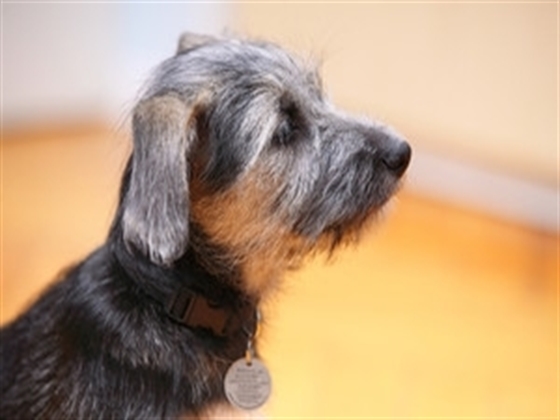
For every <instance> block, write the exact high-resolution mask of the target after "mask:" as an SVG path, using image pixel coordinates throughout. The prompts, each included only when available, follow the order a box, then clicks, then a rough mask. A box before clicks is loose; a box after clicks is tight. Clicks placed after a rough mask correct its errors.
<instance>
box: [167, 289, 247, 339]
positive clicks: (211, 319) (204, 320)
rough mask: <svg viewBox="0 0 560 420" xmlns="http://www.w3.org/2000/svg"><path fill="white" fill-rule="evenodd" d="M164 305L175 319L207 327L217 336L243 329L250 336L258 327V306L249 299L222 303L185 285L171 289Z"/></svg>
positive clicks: (199, 326)
mask: <svg viewBox="0 0 560 420" xmlns="http://www.w3.org/2000/svg"><path fill="white" fill-rule="evenodd" d="M165 309H166V310H167V313H168V315H169V316H170V317H171V318H173V319H174V320H175V321H177V322H180V323H181V324H183V325H185V326H187V327H189V328H192V329H197V328H200V329H206V330H208V331H210V332H212V333H213V334H214V335H216V336H218V337H232V336H235V335H237V334H239V333H241V332H242V333H244V334H245V335H246V336H247V337H248V338H250V337H252V336H253V335H254V334H255V331H256V329H257V323H258V314H257V310H256V308H255V307H254V306H253V305H251V304H250V303H249V302H242V304H241V305H237V306H236V307H234V306H223V305H220V304H218V303H216V302H212V301H211V300H209V299H208V298H206V297H205V296H203V295H201V294H198V293H196V292H194V291H192V290H190V289H187V288H181V289H179V290H178V291H177V292H175V293H173V294H172V295H171V296H170V298H169V300H168V301H167V303H166V305H165Z"/></svg>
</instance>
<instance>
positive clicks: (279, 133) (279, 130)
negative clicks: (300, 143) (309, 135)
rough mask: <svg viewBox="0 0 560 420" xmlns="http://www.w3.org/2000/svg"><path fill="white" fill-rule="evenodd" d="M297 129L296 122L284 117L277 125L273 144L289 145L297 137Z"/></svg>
mask: <svg viewBox="0 0 560 420" xmlns="http://www.w3.org/2000/svg"><path fill="white" fill-rule="evenodd" d="M295 131H296V130H295V127H294V124H293V123H292V122H291V121H290V120H289V119H288V118H284V119H283V120H282V121H281V122H280V124H278V127H276V131H275V132H274V136H273V137H272V144H273V145H274V146H278V147H286V146H289V145H290V143H292V141H293V139H294V137H295Z"/></svg>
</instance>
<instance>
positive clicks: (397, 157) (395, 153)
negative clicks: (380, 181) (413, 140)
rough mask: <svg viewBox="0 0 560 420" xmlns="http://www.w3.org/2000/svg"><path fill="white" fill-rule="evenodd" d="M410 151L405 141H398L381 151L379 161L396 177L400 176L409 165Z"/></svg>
mask: <svg viewBox="0 0 560 420" xmlns="http://www.w3.org/2000/svg"><path fill="white" fill-rule="evenodd" d="M411 155H412V149H411V148H410V146H409V145H408V143H407V142H406V141H399V142H398V143H395V144H394V145H392V146H391V147H388V148H387V149H386V150H384V151H383V155H382V156H381V160H382V161H383V163H384V165H385V166H386V167H387V169H389V170H390V171H391V172H393V173H394V174H395V175H396V176H399V177H400V176H401V175H402V174H404V171H406V168H407V167H408V164H409V163H410V156H411Z"/></svg>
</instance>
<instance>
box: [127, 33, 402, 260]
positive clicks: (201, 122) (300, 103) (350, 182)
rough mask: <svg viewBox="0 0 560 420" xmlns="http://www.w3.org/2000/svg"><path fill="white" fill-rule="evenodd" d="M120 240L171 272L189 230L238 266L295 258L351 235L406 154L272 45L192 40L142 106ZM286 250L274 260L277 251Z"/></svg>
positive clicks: (391, 136)
mask: <svg viewBox="0 0 560 420" xmlns="http://www.w3.org/2000/svg"><path fill="white" fill-rule="evenodd" d="M133 136H134V151H133V157H132V166H131V175H130V182H129V185H128V189H127V191H125V196H124V198H123V206H124V208H123V218H122V224H123V225H122V227H123V232H124V238H125V240H126V242H127V243H128V245H129V246H133V247H135V248H137V249H138V250H140V251H141V252H143V253H144V254H145V255H147V256H148V257H149V258H150V259H151V260H152V261H153V262H154V263H156V264H159V265H170V264H172V263H173V262H174V261H175V260H177V259H178V258H180V257H181V255H182V254H183V253H184V252H185V250H186V248H187V247H188V244H189V235H190V232H189V231H190V229H191V228H192V226H197V228H199V229H200V230H201V231H202V232H204V234H205V237H206V238H209V239H210V240H211V241H212V242H214V243H215V244H217V245H220V246H221V247H222V248H223V249H226V250H228V251H229V252H230V253H231V254H232V255H234V256H235V257H236V258H238V259H243V258H247V257H249V256H251V257H252V258H256V257H257V256H258V255H261V254H262V253H263V252H264V253H267V252H268V253H270V254H271V255H274V256H275V257H278V258H280V259H281V258H285V259H290V258H293V257H296V256H297V255H299V254H302V253H304V252H307V251H309V250H311V249H313V248H314V247H315V246H316V245H317V244H320V243H321V244H324V243H329V244H330V245H331V246H332V245H333V244H337V243H339V242H340V241H341V239H343V238H345V237H346V236H348V235H350V234H352V233H355V232H356V231H357V230H359V229H360V227H361V226H362V224H363V222H364V221H366V220H368V219H370V218H371V217H370V216H371V215H373V214H375V213H376V212H377V210H379V209H380V208H381V207H382V206H383V205H384V204H385V203H386V202H387V201H388V199H389V198H390V197H391V195H392V194H393V193H394V192H395V190H396V189H397V187H398V185H399V180H400V178H401V176H402V175H403V173H404V172H405V170H406V168H407V166H408V163H409V160H410V155H411V152H410V147H409V146H408V144H407V143H406V142H405V141H404V140H403V139H402V138H400V137H399V135H397V134H396V133H394V132H393V131H392V130H391V129H389V128H387V127H385V126H383V125H381V124H379V123H377V122H373V121H369V120H366V119H358V118H354V117H351V116H348V115H346V114H344V113H342V112H339V111H338V110H336V109H335V108H334V107H333V106H332V105H331V103H330V102H329V101H328V99H327V98H326V97H325V95H324V93H323V90H322V88H321V82H320V79H319V77H318V75H317V73H316V72H315V70H314V69H313V68H311V67H309V66H307V65H306V64H305V63H303V62H302V61H300V60H299V59H297V58H294V57H293V56H291V55H290V54H288V53H287V52H286V51H284V50H283V49H281V48H279V47H277V46H275V45H273V44H269V43H263V42H251V41H244V40H239V39H229V38H228V39H217V38H213V37H206V36H197V35H193V34H186V35H184V36H183V37H182V38H181V40H180V43H179V51H178V52H177V55H175V56H174V57H172V58H170V59H169V60H167V61H165V62H164V63H163V64H162V65H161V66H160V67H159V69H158V70H157V71H156V73H155V75H154V77H153V79H152V81H151V83H150V85H149V87H148V89H147V91H146V92H145V94H144V96H143V99H142V100H141V101H140V102H139V103H138V105H137V106H136V108H135V110H134V117H133ZM276 254H278V255H276Z"/></svg>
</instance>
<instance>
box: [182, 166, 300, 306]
mask: <svg viewBox="0 0 560 420" xmlns="http://www.w3.org/2000/svg"><path fill="white" fill-rule="evenodd" d="M263 166H265V165H264V164H260V165H259V164H257V165H256V167H255V168H253V169H252V170H251V171H250V172H248V173H246V174H245V175H244V176H243V177H242V179H240V180H239V181H238V182H237V184H236V185H235V186H233V187H232V188H231V189H229V190H228V191H226V192H225V193H221V194H217V195H210V196H205V195H204V194H203V193H202V191H200V190H199V191H197V192H195V191H193V193H192V195H191V196H192V200H193V202H192V203H191V211H192V217H193V219H194V220H196V222H197V223H199V224H200V225H201V226H202V228H203V229H204V231H205V232H206V234H208V235H209V236H210V237H211V238H212V240H213V241H215V242H216V243H217V244H220V245H222V246H225V247H227V249H228V251H229V252H230V253H231V255H230V256H231V257H232V258H233V259H234V260H235V261H236V262H237V263H239V264H240V266H241V269H242V271H243V272H242V274H243V278H244V281H245V284H244V287H245V288H246V291H247V292H248V293H250V294H254V295H258V296H260V297H263V296H264V295H266V294H268V293H270V292H272V291H274V289H275V288H276V287H277V286H278V284H277V282H278V281H279V280H280V276H281V275H282V274H283V273H284V271H285V270H286V269H287V268H288V267H289V266H290V265H291V264H292V263H293V259H294V258H295V257H297V256H298V255H300V254H302V253H304V252H303V250H304V249H305V246H306V245H305V241H304V240H303V239H302V238H300V237H297V236H296V235H294V234H293V233H291V231H290V230H289V229H287V227H286V226H285V225H284V224H283V220H282V219H283V217H282V215H281V214H277V213H275V212H274V209H273V208H272V207H273V200H274V199H275V197H276V191H277V189H278V183H279V181H278V180H277V179H275V177H274V176H273V175H272V174H270V173H268V172H267V170H266V168H263ZM197 195H198V197H200V198H198V199H197Z"/></svg>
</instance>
